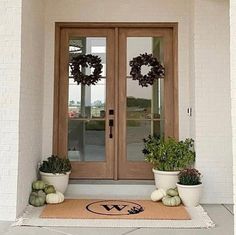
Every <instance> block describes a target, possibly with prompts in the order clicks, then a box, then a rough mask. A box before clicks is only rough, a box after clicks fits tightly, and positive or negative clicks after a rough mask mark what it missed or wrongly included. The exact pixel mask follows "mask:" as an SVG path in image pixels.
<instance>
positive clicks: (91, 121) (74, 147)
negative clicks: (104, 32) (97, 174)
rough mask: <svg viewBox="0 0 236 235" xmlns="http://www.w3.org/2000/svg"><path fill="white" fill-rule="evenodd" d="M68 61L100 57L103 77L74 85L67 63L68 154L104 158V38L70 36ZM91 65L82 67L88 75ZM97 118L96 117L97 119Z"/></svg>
mask: <svg viewBox="0 0 236 235" xmlns="http://www.w3.org/2000/svg"><path fill="white" fill-rule="evenodd" d="M68 52H69V63H70V61H71V59H72V58H73V57H75V56H78V55H79V54H93V55H97V56H99V57H100V58H101V60H102V65H103V70H102V79H101V81H99V82H98V83H97V84H96V85H91V86H86V85H81V84H79V85H78V84H77V82H74V79H73V78H72V77H71V70H70V66H69V78H68V79H69V95H68V117H69V118H68V120H69V121H68V122H69V123H68V157H69V159H70V160H74V161H104V160H105V115H106V103H105V101H106V38H105V37H73V38H70V40H69V51H68ZM93 69H94V68H83V72H84V73H85V74H87V75H90V74H91V73H92V72H93ZM98 119H99V120H98Z"/></svg>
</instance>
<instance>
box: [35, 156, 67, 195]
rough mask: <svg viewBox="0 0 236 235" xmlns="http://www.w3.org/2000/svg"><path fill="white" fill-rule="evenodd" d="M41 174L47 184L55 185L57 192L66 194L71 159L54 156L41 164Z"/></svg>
mask: <svg viewBox="0 0 236 235" xmlns="http://www.w3.org/2000/svg"><path fill="white" fill-rule="evenodd" d="M39 173H40V176H41V179H42V180H43V181H44V182H45V183H47V184H50V185H53V186H54V187H55V188H56V190H57V191H59V192H61V193H64V192H65V191H66V189H67V186H68V182H69V175H70V173H71V164H70V161H69V159H63V158H59V157H58V156H54V155H52V156H51V157H49V158H48V159H47V160H44V161H43V162H42V163H41V164H40V166H39Z"/></svg>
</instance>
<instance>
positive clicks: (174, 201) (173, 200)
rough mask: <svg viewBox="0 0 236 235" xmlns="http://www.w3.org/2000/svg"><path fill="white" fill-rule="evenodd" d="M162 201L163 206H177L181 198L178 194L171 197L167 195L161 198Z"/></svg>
mask: <svg viewBox="0 0 236 235" xmlns="http://www.w3.org/2000/svg"><path fill="white" fill-rule="evenodd" d="M162 203H163V204H164V205H165V206H179V205H180V204H181V199H180V197H179V196H174V197H171V196H169V195H167V196H165V197H163V198H162Z"/></svg>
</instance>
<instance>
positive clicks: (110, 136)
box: [109, 119, 114, 138]
mask: <svg viewBox="0 0 236 235" xmlns="http://www.w3.org/2000/svg"><path fill="white" fill-rule="evenodd" d="M113 126H114V121H113V119H110V120H109V127H110V134H109V138H112V137H113V134H112V127H113Z"/></svg>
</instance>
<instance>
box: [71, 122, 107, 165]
mask: <svg viewBox="0 0 236 235" xmlns="http://www.w3.org/2000/svg"><path fill="white" fill-rule="evenodd" d="M68 158H69V159H70V160H71V161H104V160H105V121H81V120H73V119H69V122H68Z"/></svg>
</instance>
